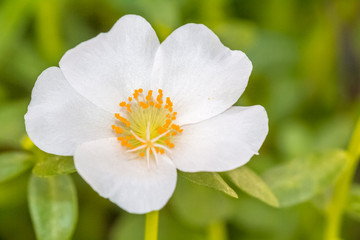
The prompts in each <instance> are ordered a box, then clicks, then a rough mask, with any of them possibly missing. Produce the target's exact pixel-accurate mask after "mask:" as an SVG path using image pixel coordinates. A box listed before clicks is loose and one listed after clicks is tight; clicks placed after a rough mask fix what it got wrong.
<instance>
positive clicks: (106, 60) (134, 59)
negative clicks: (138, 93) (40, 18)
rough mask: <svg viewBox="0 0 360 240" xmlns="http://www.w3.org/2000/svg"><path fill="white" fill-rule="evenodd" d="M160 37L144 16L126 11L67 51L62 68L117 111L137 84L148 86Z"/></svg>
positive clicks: (77, 84) (70, 78) (85, 93)
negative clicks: (125, 13)
mask: <svg viewBox="0 0 360 240" xmlns="http://www.w3.org/2000/svg"><path fill="white" fill-rule="evenodd" d="M158 46H159V40H158V38H157V36H156V34H155V32H154V30H153V29H152V27H151V26H150V24H149V23H148V22H147V21H146V20H145V19H143V18H142V17H140V16H136V15H126V16H124V17H122V18H121V19H119V20H118V21H117V22H116V24H115V25H114V26H113V28H112V29H111V30H110V31H109V32H108V33H102V34H99V35H98V36H96V37H95V38H92V39H90V40H88V41H86V42H83V43H81V44H79V45H78V46H76V47H75V48H73V49H71V50H69V51H67V52H66V53H65V55H64V56H63V58H62V59H61V61H60V68H61V70H62V71H63V73H64V75H65V77H66V79H67V80H68V81H69V82H70V84H71V85H72V86H73V87H74V88H75V89H76V90H77V91H78V92H79V93H81V94H82V95H83V96H85V97H86V98H87V99H89V100H90V101H92V102H94V103H95V104H96V105H98V106H100V107H102V108H104V109H106V110H109V111H112V112H117V111H118V109H119V105H118V104H119V103H120V102H121V101H123V100H125V99H127V98H128V97H129V96H130V95H131V94H132V93H133V91H134V89H135V88H143V89H147V88H148V84H149V82H150V75H151V69H152V66H153V61H154V55H155V52H156V50H157V49H158Z"/></svg>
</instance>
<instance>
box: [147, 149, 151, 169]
mask: <svg viewBox="0 0 360 240" xmlns="http://www.w3.org/2000/svg"><path fill="white" fill-rule="evenodd" d="M146 161H147V166H148V168H150V148H149V147H148V148H146Z"/></svg>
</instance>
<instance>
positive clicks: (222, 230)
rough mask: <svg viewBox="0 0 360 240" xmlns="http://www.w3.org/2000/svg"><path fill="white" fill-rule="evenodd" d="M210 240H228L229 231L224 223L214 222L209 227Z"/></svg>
mask: <svg viewBox="0 0 360 240" xmlns="http://www.w3.org/2000/svg"><path fill="white" fill-rule="evenodd" d="M207 235H208V238H207V239H208V240H226V239H227V231H226V225H225V223H224V222H213V223H211V224H210V225H209V226H208V234H207Z"/></svg>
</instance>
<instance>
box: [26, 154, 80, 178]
mask: <svg viewBox="0 0 360 240" xmlns="http://www.w3.org/2000/svg"><path fill="white" fill-rule="evenodd" d="M73 172H76V169H75V166H74V160H73V157H64V156H56V155H51V154H45V155H44V157H43V158H42V159H40V160H39V161H38V162H37V163H36V165H35V167H34V168H33V173H34V174H36V175H37V176H39V177H48V176H54V175H61V174H69V173H73Z"/></svg>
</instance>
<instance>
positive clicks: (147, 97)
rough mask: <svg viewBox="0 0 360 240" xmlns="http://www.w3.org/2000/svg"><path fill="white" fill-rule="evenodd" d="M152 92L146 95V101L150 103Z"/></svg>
mask: <svg viewBox="0 0 360 240" xmlns="http://www.w3.org/2000/svg"><path fill="white" fill-rule="evenodd" d="M152 92H153V91H152V90H149V91H148V95H147V96H146V100H148V101H150V100H151V96H152Z"/></svg>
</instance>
